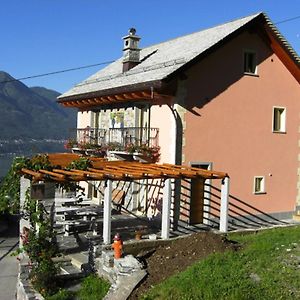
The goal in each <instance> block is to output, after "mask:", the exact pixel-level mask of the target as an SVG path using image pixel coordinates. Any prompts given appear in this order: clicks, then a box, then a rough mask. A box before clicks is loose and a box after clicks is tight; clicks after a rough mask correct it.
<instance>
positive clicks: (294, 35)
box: [0, 0, 300, 92]
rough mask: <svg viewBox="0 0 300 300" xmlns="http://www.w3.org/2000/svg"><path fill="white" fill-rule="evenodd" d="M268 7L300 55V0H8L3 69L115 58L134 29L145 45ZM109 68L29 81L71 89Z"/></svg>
mask: <svg viewBox="0 0 300 300" xmlns="http://www.w3.org/2000/svg"><path fill="white" fill-rule="evenodd" d="M260 11H263V12H265V13H267V14H268V16H269V17H270V18H271V20H272V21H273V22H275V23H276V22H279V21H283V20H287V19H290V18H294V17H298V18H297V19H295V20H291V21H287V22H284V23H281V24H278V25H277V27H278V29H279V31H280V32H281V33H282V34H283V35H284V36H285V37H286V39H287V40H288V41H289V43H290V44H291V45H292V46H293V48H294V49H295V50H296V52H297V53H298V54H300V17H299V16H300V0H285V1H283V0H210V1H207V0H181V1H180V0H139V1H136V0H130V1H126V0H111V1H105V0H25V1H24V0H10V1H5V0H3V1H2V3H1V7H0V26H1V40H2V43H1V47H0V70H2V71H5V72H7V73H9V74H10V75H11V76H13V77H14V78H17V79H18V78H23V77H27V76H33V75H38V74H44V73H48V72H55V71H59V70H65V69H70V68H76V67H81V66H86V65H92V64H98V63H102V62H107V61H112V60H115V59H117V58H119V57H120V56H122V46H123V44H122V37H123V36H125V35H126V34H127V32H128V29H129V28H130V27H135V28H136V30H137V34H138V35H139V36H140V37H141V42H140V47H142V48H143V47H145V46H149V45H151V44H156V43H159V42H162V41H165V40H168V39H171V38H175V37H177V36H182V35H185V34H189V33H192V32H195V31H199V30H202V29H206V28H209V27H213V26H216V25H218V24H222V23H225V22H228V21H231V20H234V19H238V18H241V17H244V16H248V15H251V14H254V13H257V12H260ZM103 67H104V65H103V66H97V67H92V68H88V69H81V70H77V71H72V72H65V73H61V74H56V75H51V76H45V77H40V78H34V79H30V80H24V81H23V83H25V84H26V85H28V86H44V87H46V88H50V89H54V90H57V91H58V92H65V91H67V90H68V89H70V88H71V87H72V86H74V85H75V84H77V83H79V82H81V81H82V80H84V79H86V78H87V77H88V76H90V75H92V74H94V73H95V72H97V71H98V70H100V69H101V68H103Z"/></svg>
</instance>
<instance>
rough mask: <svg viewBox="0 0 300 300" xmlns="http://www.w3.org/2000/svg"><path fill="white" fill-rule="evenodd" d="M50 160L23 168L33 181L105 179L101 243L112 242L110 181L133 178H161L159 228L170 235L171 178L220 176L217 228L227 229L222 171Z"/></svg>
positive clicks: (163, 234) (225, 185)
mask: <svg viewBox="0 0 300 300" xmlns="http://www.w3.org/2000/svg"><path fill="white" fill-rule="evenodd" d="M48 157H49V161H50V163H51V165H52V166H53V169H52V170H51V171H48V170H43V169H39V170H30V169H26V168H23V169H22V170H21V172H22V174H23V175H26V176H27V177H29V178H30V179H31V181H33V182H39V181H44V182H46V181H51V182H79V181H89V180H93V181H106V186H105V190H104V207H103V209H104V211H103V242H104V243H105V244H110V243H111V202H112V183H113V181H134V180H144V179H163V180H164V187H163V203H162V229H161V237H162V238H163V239H167V238H169V231H170V211H171V198H172V190H171V181H172V179H193V178H204V179H221V180H222V187H221V210H220V227H219V229H220V231H221V232H227V229H228V196H229V176H228V174H227V173H224V172H217V171H213V170H204V169H199V168H193V167H188V166H183V165H172V164H152V163H141V162H135V161H133V162H130V161H108V160H106V159H103V158H90V161H91V167H90V168H87V170H79V169H69V168H68V169H66V166H67V165H69V164H70V163H71V162H72V161H74V160H76V159H78V158H79V157H80V156H79V155H76V154H68V153H61V154H49V156H48Z"/></svg>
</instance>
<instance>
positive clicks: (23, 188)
mask: <svg viewBox="0 0 300 300" xmlns="http://www.w3.org/2000/svg"><path fill="white" fill-rule="evenodd" d="M30 187H31V182H30V180H29V179H27V178H25V177H24V176H22V177H21V179H20V211H21V212H23V207H24V203H25V200H26V192H27V190H28V189H29V188H30ZM29 193H31V190H30V191H29ZM24 226H25V227H27V228H30V223H29V220H25V219H24V218H23V217H22V218H21V219H20V223H19V228H20V232H22V229H23V227H24ZM19 242H20V247H22V245H23V241H22V240H21V237H20V241H19Z"/></svg>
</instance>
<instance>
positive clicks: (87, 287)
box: [46, 275, 110, 300]
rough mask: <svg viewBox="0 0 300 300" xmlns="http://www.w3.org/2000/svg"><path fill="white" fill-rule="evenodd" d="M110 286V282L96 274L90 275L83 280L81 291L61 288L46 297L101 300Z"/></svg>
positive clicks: (63, 299) (50, 299) (55, 299)
mask: <svg viewBox="0 0 300 300" xmlns="http://www.w3.org/2000/svg"><path fill="white" fill-rule="evenodd" d="M109 288H110V284H109V283H108V282H107V281H106V280H104V279H102V278H99V277H98V276H96V275H89V276H88V277H86V278H84V279H83V281H82V282H81V287H80V289H79V291H77V292H72V291H69V290H65V289H61V290H59V291H58V292H57V293H56V294H54V295H52V296H49V297H46V300H74V299H76V300H100V299H103V298H104V296H105V295H106V294H107V292H108V290H109Z"/></svg>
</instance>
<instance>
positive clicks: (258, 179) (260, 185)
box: [253, 176, 265, 194]
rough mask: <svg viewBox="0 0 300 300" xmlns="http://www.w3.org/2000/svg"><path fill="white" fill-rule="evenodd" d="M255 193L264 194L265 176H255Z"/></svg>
mask: <svg viewBox="0 0 300 300" xmlns="http://www.w3.org/2000/svg"><path fill="white" fill-rule="evenodd" d="M253 192H254V194H263V193H265V177H263V176H255V177H254V189H253Z"/></svg>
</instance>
